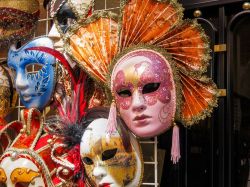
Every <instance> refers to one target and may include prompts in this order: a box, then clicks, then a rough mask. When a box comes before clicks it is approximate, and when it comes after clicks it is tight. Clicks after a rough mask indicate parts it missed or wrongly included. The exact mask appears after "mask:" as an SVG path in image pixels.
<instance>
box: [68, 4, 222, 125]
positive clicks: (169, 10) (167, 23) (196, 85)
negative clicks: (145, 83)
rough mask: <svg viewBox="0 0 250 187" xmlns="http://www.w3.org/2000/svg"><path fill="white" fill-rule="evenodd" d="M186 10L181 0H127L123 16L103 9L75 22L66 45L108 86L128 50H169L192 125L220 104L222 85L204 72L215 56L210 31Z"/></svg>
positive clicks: (180, 100) (182, 107)
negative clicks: (185, 16) (188, 15)
mask: <svg viewBox="0 0 250 187" xmlns="http://www.w3.org/2000/svg"><path fill="white" fill-rule="evenodd" d="M182 16H183V8H182V6H181V5H180V4H179V3H177V2H176V1H175V0H167V1H156V0H127V1H124V0H123V1H121V15H120V16H119V17H118V16H116V15H115V14H113V13H111V12H107V11H100V12H95V13H94V14H93V15H92V16H91V17H90V18H88V19H87V20H86V21H84V22H78V23H77V24H75V25H74V26H73V27H72V28H71V29H70V30H69V32H68V33H67V34H66V35H65V41H66V45H65V47H66V51H67V52H68V53H69V54H70V55H71V56H72V57H73V58H74V59H75V60H76V61H77V63H78V64H79V66H80V67H82V68H83V69H84V70H86V71H87V72H88V73H89V74H90V76H91V77H93V78H94V79H95V80H96V81H97V82H99V83H100V84H101V85H105V86H107V87H110V86H111V82H110V81H111V78H110V76H111V74H112V70H113V67H114V65H115V64H116V63H117V61H118V59H119V58H120V57H121V56H123V55H124V54H126V53H128V52H130V51H133V50H135V49H138V48H146V49H149V48H152V49H153V50H155V51H157V52H159V53H161V54H163V56H165V55H167V56H168V57H167V58H168V59H171V62H172V65H171V66H172V67H175V69H177V71H175V73H174V76H178V77H179V78H178V79H176V80H179V83H178V81H177V84H176V85H178V86H180V88H179V89H177V94H180V97H177V101H176V102H177V109H176V111H178V112H176V115H175V116H177V119H176V120H177V121H180V122H182V123H183V124H184V125H185V126H190V125H193V124H194V123H196V122H198V121H199V120H201V119H204V118H205V117H207V116H209V115H210V113H211V112H212V108H213V107H215V106H216V105H217V88H216V85H215V84H214V83H213V81H212V80H211V79H210V78H208V77H207V76H206V75H204V72H205V71H206V70H207V66H208V62H209V60H210V54H209V53H210V48H209V41H208V37H207V36H206V34H205V33H204V31H203V29H202V28H201V26H200V25H199V24H198V23H197V21H196V20H190V19H188V20H183V18H182ZM118 18H120V19H119V21H118ZM169 56H170V57H169Z"/></svg>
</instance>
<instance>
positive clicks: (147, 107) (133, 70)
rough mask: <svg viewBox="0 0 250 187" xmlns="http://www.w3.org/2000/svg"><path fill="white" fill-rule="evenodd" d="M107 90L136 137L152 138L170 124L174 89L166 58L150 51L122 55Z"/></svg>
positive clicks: (174, 94) (173, 113)
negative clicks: (109, 90)
mask: <svg viewBox="0 0 250 187" xmlns="http://www.w3.org/2000/svg"><path fill="white" fill-rule="evenodd" d="M111 85H112V86H111V87H112V88H111V89H112V91H113V93H114V96H115V101H116V105H117V108H118V110H119V111H120V114H121V117H122V118H123V119H124V121H125V123H126V125H127V126H128V128H129V129H130V130H131V131H132V132H133V133H134V134H135V135H137V136H139V137H153V136H157V135H159V134H161V133H163V132H164V131H165V130H167V129H168V128H170V127H171V125H172V121H173V119H174V117H175V110H176V89H175V83H174V77H173V72H172V68H171V66H170V64H169V61H168V60H167V59H166V58H164V57H163V56H162V55H161V54H159V53H158V52H156V51H153V50H147V49H138V50H134V51H132V52H129V53H127V54H125V55H124V56H122V57H121V58H120V59H119V60H118V62H117V63H116V65H115V67H114V69H113V73H112V76H111Z"/></svg>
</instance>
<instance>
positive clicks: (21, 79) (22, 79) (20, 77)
mask: <svg viewBox="0 0 250 187" xmlns="http://www.w3.org/2000/svg"><path fill="white" fill-rule="evenodd" d="M15 85H16V89H17V91H23V90H25V89H27V88H28V87H29V83H28V80H27V79H26V76H25V74H24V73H21V72H17V75H16V80H15Z"/></svg>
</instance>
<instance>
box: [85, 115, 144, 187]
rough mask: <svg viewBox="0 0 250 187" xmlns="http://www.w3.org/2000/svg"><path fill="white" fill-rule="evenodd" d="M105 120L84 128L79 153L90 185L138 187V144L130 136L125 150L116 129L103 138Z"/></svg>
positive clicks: (95, 121) (139, 154) (99, 120)
mask: <svg viewBox="0 0 250 187" xmlns="http://www.w3.org/2000/svg"><path fill="white" fill-rule="evenodd" d="M107 124H108V120H107V119H105V118H99V119H96V120H94V121H92V122H91V123H90V124H89V125H88V127H87V129H86V130H85V132H84V134H83V136H82V141H81V148H80V154H81V158H82V161H83V163H84V167H85V171H86V174H87V178H88V179H89V181H90V183H91V186H103V187H120V186H126V187H138V186H140V183H141V178H142V174H143V169H142V162H143V161H142V157H141V152H140V148H139V144H138V142H137V141H136V139H135V138H134V137H133V136H132V135H131V134H130V135H131V136H130V142H131V145H132V150H131V151H130V152H126V151H125V148H124V146H123V143H122V139H121V136H120V135H119V133H118V132H117V131H116V132H115V133H113V134H112V135H111V136H109V137H107V134H106V132H105V131H106V128H107Z"/></svg>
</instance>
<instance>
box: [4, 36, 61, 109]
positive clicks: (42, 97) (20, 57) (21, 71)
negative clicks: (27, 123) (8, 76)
mask: <svg viewBox="0 0 250 187" xmlns="http://www.w3.org/2000/svg"><path fill="white" fill-rule="evenodd" d="M36 46H44V47H49V48H53V42H52V41H51V40H50V39H49V38H47V37H40V38H36V39H34V40H32V41H31V42H29V43H27V44H26V45H24V46H22V47H21V48H19V49H16V48H15V47H14V46H12V47H11V48H10V50H9V53H8V66H9V67H10V68H11V69H12V70H13V72H15V78H14V83H15V86H16V90H17V92H18V93H19V95H20V99H21V102H22V103H23V105H24V106H25V107H26V108H38V109H40V110H42V109H43V108H44V107H45V106H46V105H47V104H48V103H49V101H50V98H51V96H52V94H53V90H54V85H55V76H56V73H55V69H56V60H55V58H54V57H53V56H52V55H49V54H47V53H44V52H40V51H29V50H26V49H27V48H30V47H36Z"/></svg>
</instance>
